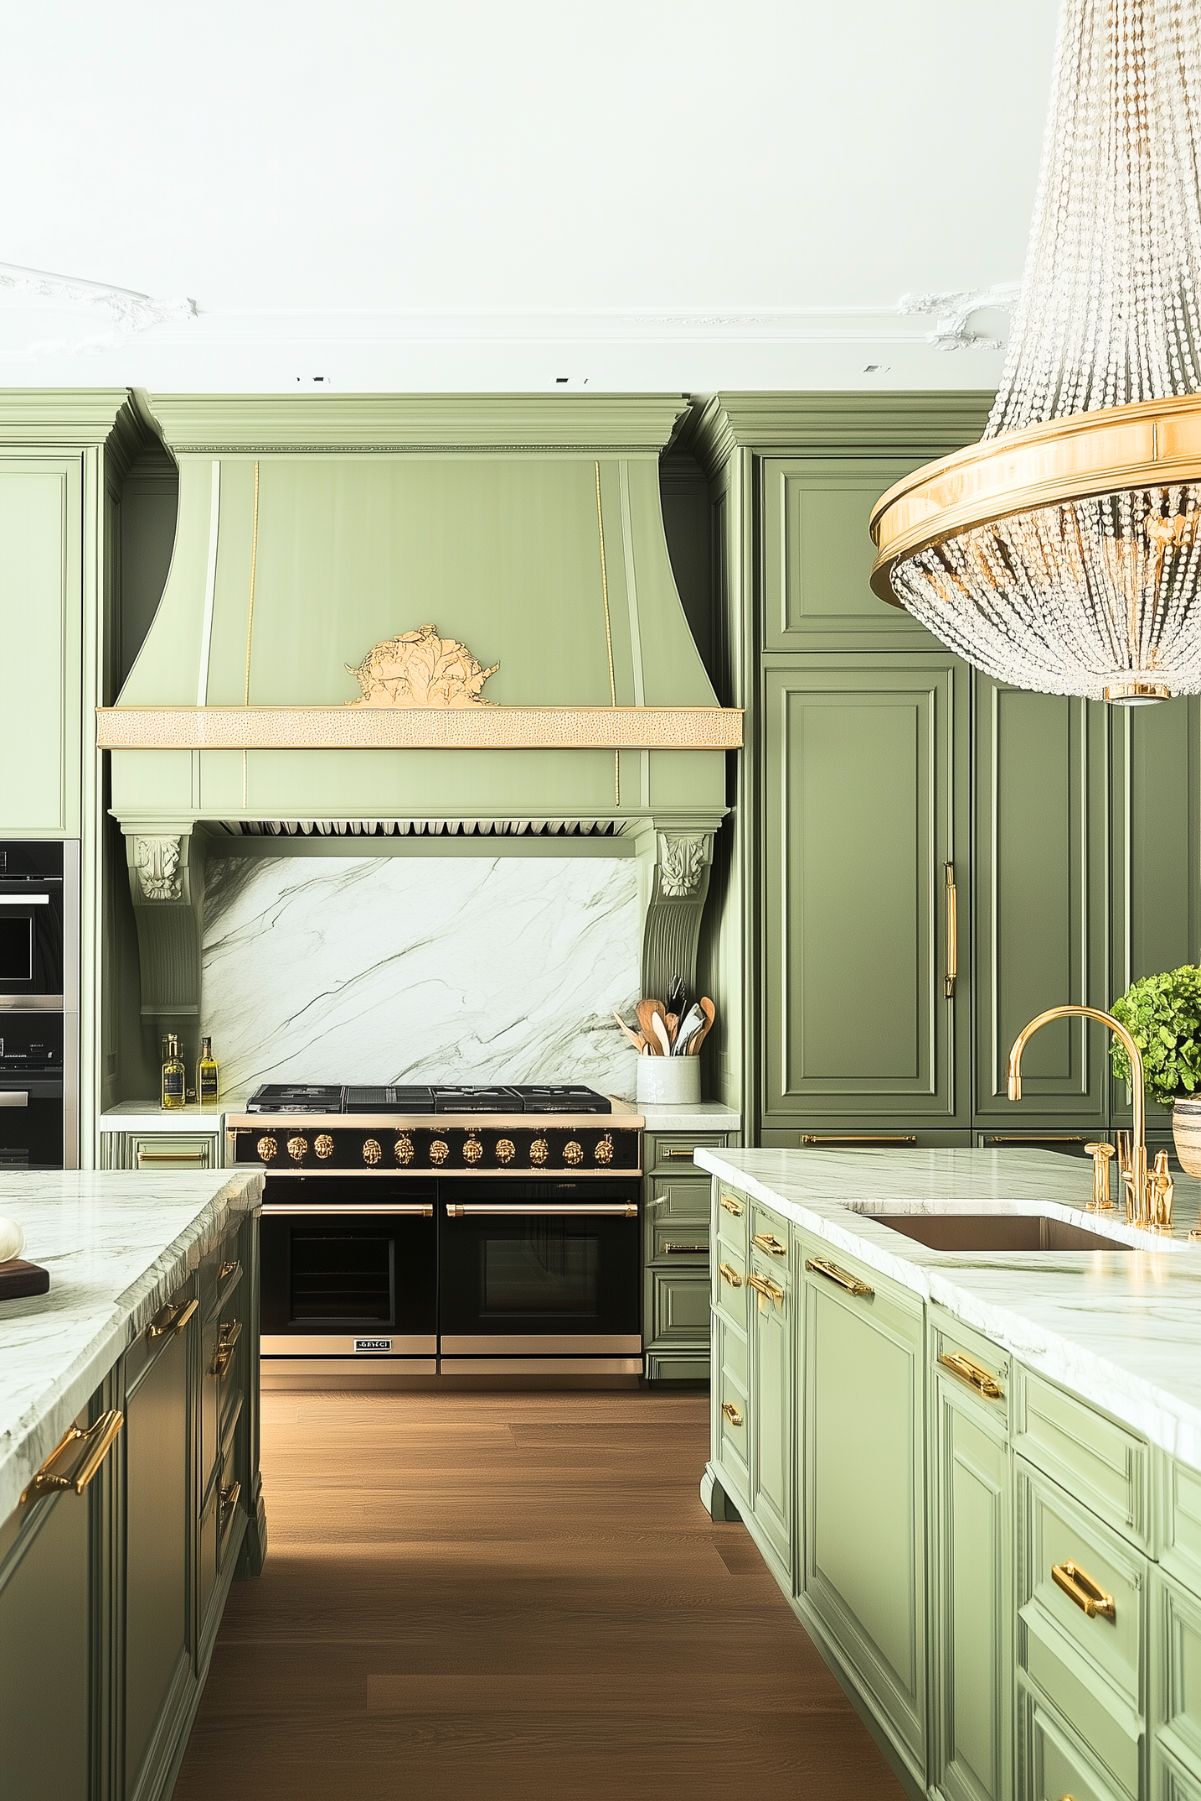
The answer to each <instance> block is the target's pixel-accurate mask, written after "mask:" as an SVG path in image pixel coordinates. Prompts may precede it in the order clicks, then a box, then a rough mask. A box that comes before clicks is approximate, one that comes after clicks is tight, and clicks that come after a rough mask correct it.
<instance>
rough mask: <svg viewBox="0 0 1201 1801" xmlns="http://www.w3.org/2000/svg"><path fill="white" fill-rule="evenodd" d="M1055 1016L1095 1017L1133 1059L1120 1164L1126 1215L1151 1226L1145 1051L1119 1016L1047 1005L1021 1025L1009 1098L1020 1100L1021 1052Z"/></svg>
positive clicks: (1012, 1057)
mask: <svg viewBox="0 0 1201 1801" xmlns="http://www.w3.org/2000/svg"><path fill="white" fill-rule="evenodd" d="M1053 1019H1095V1020H1096V1021H1097V1024H1098V1025H1102V1026H1105V1027H1106V1028H1107V1029H1108V1030H1109V1031H1111V1032H1112V1033H1113V1035H1114V1037H1115V1038H1116V1039H1117V1041H1118V1043H1119V1044H1120V1045H1121V1047H1122V1049H1123V1050H1124V1051H1125V1053H1126V1055H1127V1056H1128V1057H1129V1059H1130V1090H1131V1094H1132V1097H1133V1102H1134V1118H1133V1120H1132V1122H1131V1124H1132V1126H1133V1130H1132V1132H1131V1134H1130V1139H1129V1145H1128V1148H1127V1140H1126V1135H1125V1133H1119V1134H1118V1168H1119V1172H1120V1175H1121V1180H1122V1183H1123V1185H1124V1187H1125V1190H1126V1218H1127V1219H1128V1220H1129V1221H1130V1222H1131V1223H1132V1224H1134V1225H1136V1226H1151V1225H1153V1224H1155V1223H1157V1222H1156V1219H1155V1212H1156V1209H1155V1207H1154V1206H1153V1200H1154V1196H1153V1193H1152V1183H1151V1179H1150V1177H1149V1175H1148V1172H1147V1096H1146V1088H1145V1085H1144V1082H1143V1055H1142V1052H1141V1051H1140V1050H1139V1048H1138V1046H1137V1044H1135V1042H1134V1039H1133V1038H1132V1037H1131V1036H1130V1034H1129V1032H1128V1031H1127V1030H1126V1028H1125V1026H1124V1025H1123V1024H1122V1022H1121V1020H1120V1019H1115V1018H1114V1016H1113V1014H1112V1013H1103V1012H1102V1011H1101V1009H1100V1007H1085V1006H1083V1005H1081V1006H1071V1005H1069V1006H1066V1007H1048V1008H1047V1010H1046V1012H1045V1013H1036V1014H1035V1016H1034V1018H1033V1019H1032V1020H1030V1021H1028V1023H1027V1024H1026V1025H1024V1026H1023V1027H1022V1029H1021V1031H1020V1032H1019V1033H1018V1035H1017V1037H1016V1038H1015V1039H1014V1041H1013V1049H1012V1050H1011V1051H1010V1053H1009V1083H1008V1094H1009V1098H1010V1100H1011V1101H1020V1100H1021V1098H1022V1052H1023V1051H1024V1050H1025V1048H1026V1046H1027V1044H1029V1042H1030V1040H1031V1039H1032V1038H1033V1036H1034V1034H1035V1033H1036V1032H1037V1031H1040V1030H1041V1028H1042V1027H1043V1026H1045V1025H1049V1024H1050V1023H1051V1021H1052V1020H1053Z"/></svg>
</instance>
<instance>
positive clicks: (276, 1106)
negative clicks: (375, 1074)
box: [246, 1082, 613, 1115]
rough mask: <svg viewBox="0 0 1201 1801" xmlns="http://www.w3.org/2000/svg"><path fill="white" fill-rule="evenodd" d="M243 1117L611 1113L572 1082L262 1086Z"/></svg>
mask: <svg viewBox="0 0 1201 1801" xmlns="http://www.w3.org/2000/svg"><path fill="white" fill-rule="evenodd" d="M246 1111H247V1113H287V1114H291V1113H370V1114H381V1113H393V1114H397V1115H403V1114H415V1113H416V1114H428V1113H434V1114H443V1113H498V1114H511V1113H611V1112H612V1111H613V1107H612V1103H611V1102H610V1101H607V1100H606V1099H605V1097H604V1095H603V1094H597V1092H596V1090H595V1089H594V1088H585V1087H583V1086H582V1085H581V1084H579V1083H575V1082H546V1083H538V1082H533V1083H525V1082H517V1083H506V1084H502V1085H498V1086H496V1087H476V1088H471V1087H455V1086H454V1085H452V1084H442V1083H431V1084H430V1085H428V1086H426V1085H425V1084H414V1085H394V1086H391V1087H374V1086H365V1085H364V1086H360V1085H357V1084H349V1085H346V1086H342V1087H338V1086H335V1085H333V1084H320V1085H316V1086H314V1085H307V1086H302V1085H293V1084H290V1083H282V1082H264V1083H263V1085H262V1086H261V1087H260V1088H256V1089H255V1091H254V1093H253V1094H252V1095H251V1097H250V1099H249V1100H248V1101H247V1103H246Z"/></svg>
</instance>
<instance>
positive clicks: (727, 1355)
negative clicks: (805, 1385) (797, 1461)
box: [713, 1319, 751, 1505]
mask: <svg viewBox="0 0 1201 1801" xmlns="http://www.w3.org/2000/svg"><path fill="white" fill-rule="evenodd" d="M715 1350H716V1358H715V1365H716V1369H715V1376H714V1381H713V1417H714V1427H715V1431H714V1436H715V1439H716V1443H717V1447H718V1455H719V1458H720V1461H721V1466H722V1470H723V1473H724V1474H725V1476H726V1477H727V1478H728V1479H729V1481H728V1486H729V1489H730V1493H731V1494H732V1495H733V1496H734V1497H735V1498H736V1499H740V1500H742V1502H743V1503H744V1505H745V1504H746V1503H747V1501H748V1498H749V1495H750V1482H751V1478H750V1442H751V1409H750V1401H749V1397H748V1394H747V1344H746V1339H745V1337H744V1336H743V1334H742V1333H741V1332H739V1331H737V1330H736V1329H734V1328H733V1327H731V1326H729V1325H727V1324H726V1322H725V1321H724V1320H721V1319H719V1320H718V1321H717V1330H716V1334H715Z"/></svg>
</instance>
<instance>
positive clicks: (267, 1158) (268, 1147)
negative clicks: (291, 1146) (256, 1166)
mask: <svg viewBox="0 0 1201 1801" xmlns="http://www.w3.org/2000/svg"><path fill="white" fill-rule="evenodd" d="M254 1148H255V1150H256V1151H257V1152H258V1155H259V1162H260V1163H274V1162H275V1159H276V1158H277V1157H278V1156H279V1144H278V1142H277V1140H276V1139H275V1138H273V1137H272V1135H271V1133H270V1132H264V1133H263V1136H262V1137H261V1138H260V1139H259V1141H258V1143H257V1144H256V1145H255V1147H254Z"/></svg>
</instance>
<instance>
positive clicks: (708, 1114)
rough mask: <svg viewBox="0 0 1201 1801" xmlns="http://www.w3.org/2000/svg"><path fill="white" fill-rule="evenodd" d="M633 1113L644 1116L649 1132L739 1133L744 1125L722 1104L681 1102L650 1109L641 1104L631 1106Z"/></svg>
mask: <svg viewBox="0 0 1201 1801" xmlns="http://www.w3.org/2000/svg"><path fill="white" fill-rule="evenodd" d="M632 1111H633V1112H635V1113H636V1114H638V1115H640V1116H641V1118H642V1119H643V1121H644V1122H645V1126H646V1130H647V1131H648V1132H737V1131H738V1130H739V1129H740V1127H741V1125H742V1115H741V1114H740V1113H738V1112H737V1111H736V1110H735V1109H734V1108H733V1107H727V1106H725V1105H724V1104H723V1103H722V1102H721V1101H692V1102H687V1101H682V1102H680V1103H679V1104H678V1105H675V1106H669V1105H667V1103H666V1102H658V1103H656V1104H655V1105H654V1106H649V1107H648V1106H644V1105H643V1103H642V1102H641V1101H639V1102H637V1103H633V1104H632Z"/></svg>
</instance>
